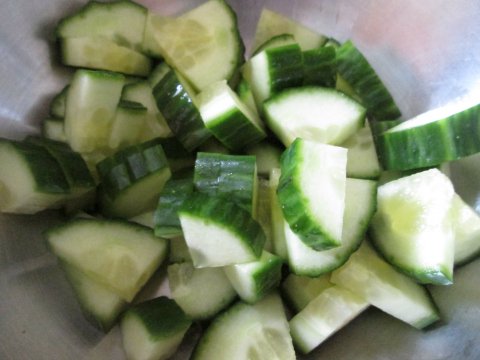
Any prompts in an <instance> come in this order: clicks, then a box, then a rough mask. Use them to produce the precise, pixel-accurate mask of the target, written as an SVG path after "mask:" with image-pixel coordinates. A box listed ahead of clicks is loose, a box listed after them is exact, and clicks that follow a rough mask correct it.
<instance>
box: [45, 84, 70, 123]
mask: <svg viewBox="0 0 480 360" xmlns="http://www.w3.org/2000/svg"><path fill="white" fill-rule="evenodd" d="M69 87H70V86H69V85H66V86H65V87H64V88H63V89H62V91H60V92H59V93H58V94H57V95H55V97H54V98H53V99H52V102H51V103H50V115H51V116H52V117H54V118H58V119H63V118H64V117H65V102H66V99H67V92H68V88H69Z"/></svg>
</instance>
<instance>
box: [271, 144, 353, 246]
mask: <svg viewBox="0 0 480 360" xmlns="http://www.w3.org/2000/svg"><path fill="white" fill-rule="evenodd" d="M281 163H282V175H281V177H280V183H279V185H278V189H277V195H278V201H279V203H280V205H281V207H282V211H283V214H284V216H285V219H286V220H287V222H288V224H289V225H290V227H291V229H292V231H293V232H295V233H296V234H298V236H299V237H300V239H301V240H302V241H303V242H304V243H305V244H306V245H307V246H309V247H311V248H313V249H315V250H326V249H329V248H332V247H336V246H339V245H341V239H342V227H343V213H344V210H345V186H346V185H345V183H346V179H347V177H346V168H347V150H346V149H343V148H340V147H337V146H332V145H325V144H320V143H314V142H312V141H307V140H303V139H296V140H295V141H294V142H293V143H292V145H291V146H290V147H289V148H288V149H287V150H286V151H285V152H284V153H283V155H282V158H281Z"/></svg>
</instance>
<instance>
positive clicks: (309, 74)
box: [303, 46, 337, 87]
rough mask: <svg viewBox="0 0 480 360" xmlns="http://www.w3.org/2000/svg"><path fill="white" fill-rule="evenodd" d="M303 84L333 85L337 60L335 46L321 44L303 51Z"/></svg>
mask: <svg viewBox="0 0 480 360" xmlns="http://www.w3.org/2000/svg"><path fill="white" fill-rule="evenodd" d="M303 72H304V74H303V77H304V80H303V85H317V86H325V87H335V82H336V76H337V61H336V53H335V48H334V47H333V46H323V47H319V48H316V49H311V50H307V51H304V52H303Z"/></svg>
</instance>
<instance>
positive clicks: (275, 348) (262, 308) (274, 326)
mask: <svg viewBox="0 0 480 360" xmlns="http://www.w3.org/2000/svg"><path fill="white" fill-rule="evenodd" d="M191 359H192V360H212V359H229V360H244V359H278V360H293V359H295V351H294V349H293V345H292V338H291V337H290V334H289V329H288V322H287V319H286V317H285V312H284V309H283V305H282V301H281V300H280V297H279V296H278V295H277V294H271V295H268V296H267V297H265V298H264V299H263V300H261V301H259V302H257V303H256V304H255V305H248V304H245V303H243V302H238V303H237V304H235V305H234V306H232V307H231V308H230V309H228V310H227V311H226V312H224V313H222V314H221V315H220V316H218V317H217V318H215V320H213V322H212V323H211V324H210V326H209V327H208V329H207V330H206V332H205V333H204V334H203V336H202V337H201V338H200V341H199V342H198V344H197V346H196V348H195V350H194V352H193V354H192V357H191Z"/></svg>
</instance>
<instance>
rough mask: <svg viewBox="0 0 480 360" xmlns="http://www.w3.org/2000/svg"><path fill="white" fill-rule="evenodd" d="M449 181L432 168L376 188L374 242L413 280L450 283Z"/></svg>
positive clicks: (372, 230)
mask: <svg viewBox="0 0 480 360" xmlns="http://www.w3.org/2000/svg"><path fill="white" fill-rule="evenodd" d="M454 194H455V193H454V190H453V186H452V183H451V181H450V180H449V179H448V178H447V177H446V176H445V175H444V174H442V173H441V172H440V171H439V170H437V169H431V170H427V171H422V172H419V173H417V174H414V175H410V176H407V177H403V178H400V179H398V180H394V181H391V182H389V183H387V184H384V185H382V186H380V187H379V188H378V197H377V200H378V201H377V204H378V210H377V213H376V214H375V216H374V218H373V219H372V223H371V238H372V241H373V244H374V245H375V246H376V248H377V249H378V250H379V252H380V253H381V254H382V255H383V256H384V257H385V259H386V260H387V261H388V262H390V263H392V264H393V265H394V266H396V267H397V268H398V269H399V270H400V271H402V272H404V273H406V274H407V275H410V276H412V277H413V278H415V279H416V280H417V281H418V282H421V283H431V284H436V285H447V284H451V283H452V281H453V280H452V277H453V260H454V230H453V224H452V214H451V211H450V210H451V208H452V201H453V196H454Z"/></svg>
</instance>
